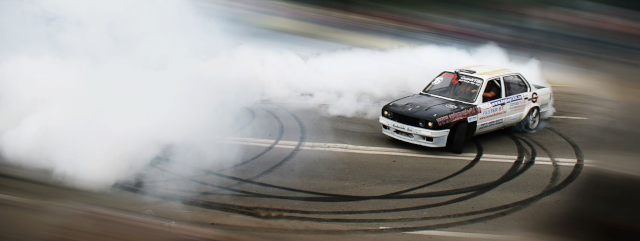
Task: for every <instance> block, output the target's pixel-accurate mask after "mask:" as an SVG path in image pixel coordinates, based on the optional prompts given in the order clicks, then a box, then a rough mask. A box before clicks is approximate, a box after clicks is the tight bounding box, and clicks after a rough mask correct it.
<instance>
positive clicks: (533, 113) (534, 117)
mask: <svg viewBox="0 0 640 241" xmlns="http://www.w3.org/2000/svg"><path fill="white" fill-rule="evenodd" d="M521 125H522V127H523V128H524V130H526V131H534V130H535V129H536V128H538V125H540V110H539V109H538V108H533V109H531V110H530V111H529V113H528V114H527V117H525V118H524V120H522V122H521Z"/></svg>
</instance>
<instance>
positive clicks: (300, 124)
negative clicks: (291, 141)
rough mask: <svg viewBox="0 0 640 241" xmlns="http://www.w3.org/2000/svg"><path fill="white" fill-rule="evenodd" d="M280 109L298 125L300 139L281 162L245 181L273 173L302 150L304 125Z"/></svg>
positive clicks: (297, 118)
mask: <svg viewBox="0 0 640 241" xmlns="http://www.w3.org/2000/svg"><path fill="white" fill-rule="evenodd" d="M281 108H282V109H283V110H285V111H286V112H287V113H288V114H289V115H291V117H293V119H294V120H295V121H296V123H297V124H298V127H299V128H300V138H299V139H298V143H297V144H296V146H295V147H294V148H293V150H292V151H291V152H289V154H288V155H287V156H285V157H284V158H282V160H280V161H279V162H278V163H276V164H274V165H273V166H271V167H269V168H268V169H266V170H264V171H262V172H260V173H258V174H257V175H255V176H253V177H250V178H246V180H249V181H253V180H256V179H259V178H261V177H264V176H266V175H269V174H271V173H272V172H273V171H275V170H276V169H278V168H279V167H281V166H282V165H284V164H285V163H287V162H288V161H290V160H291V159H293V158H294V157H295V156H296V155H297V154H298V153H299V152H300V150H301V148H302V145H304V142H305V140H306V138H307V129H306V127H305V126H304V123H302V120H300V117H298V116H297V115H295V114H294V113H292V112H290V111H288V110H287V109H285V108H283V107H281ZM243 184H245V182H238V183H237V184H236V185H232V186H231V187H235V186H239V185H243Z"/></svg>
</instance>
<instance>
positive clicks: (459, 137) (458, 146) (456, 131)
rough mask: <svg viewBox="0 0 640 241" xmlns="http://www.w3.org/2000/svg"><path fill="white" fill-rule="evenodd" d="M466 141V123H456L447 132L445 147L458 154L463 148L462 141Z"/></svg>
mask: <svg viewBox="0 0 640 241" xmlns="http://www.w3.org/2000/svg"><path fill="white" fill-rule="evenodd" d="M466 141H467V123H460V124H457V125H456V126H455V127H453V129H452V130H451V131H450V132H449V136H448V137H447V148H449V150H450V151H451V152H453V153H456V154H460V153H462V149H464V143H465V142H466Z"/></svg>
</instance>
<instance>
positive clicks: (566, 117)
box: [549, 115, 589, 120]
mask: <svg viewBox="0 0 640 241" xmlns="http://www.w3.org/2000/svg"><path fill="white" fill-rule="evenodd" d="M549 118H555V119H572V120H588V119H589V118H586V117H576V116H561V115H552V116H549Z"/></svg>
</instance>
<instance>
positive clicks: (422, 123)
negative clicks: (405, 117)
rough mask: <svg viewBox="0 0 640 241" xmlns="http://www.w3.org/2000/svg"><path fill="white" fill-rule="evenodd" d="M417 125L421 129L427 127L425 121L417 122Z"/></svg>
mask: <svg viewBox="0 0 640 241" xmlns="http://www.w3.org/2000/svg"><path fill="white" fill-rule="evenodd" d="M418 125H419V126H420V127H422V128H424V127H425V126H427V121H425V120H419V121H418Z"/></svg>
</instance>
